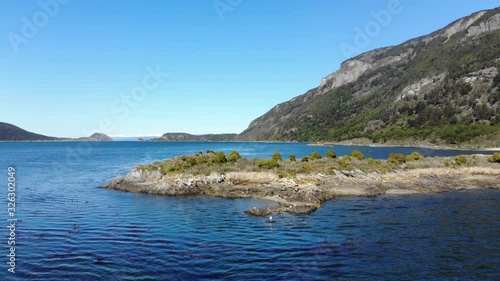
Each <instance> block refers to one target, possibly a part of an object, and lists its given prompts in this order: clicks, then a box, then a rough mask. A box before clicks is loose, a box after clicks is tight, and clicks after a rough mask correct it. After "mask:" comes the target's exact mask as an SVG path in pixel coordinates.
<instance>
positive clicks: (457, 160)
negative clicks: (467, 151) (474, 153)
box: [455, 155, 467, 165]
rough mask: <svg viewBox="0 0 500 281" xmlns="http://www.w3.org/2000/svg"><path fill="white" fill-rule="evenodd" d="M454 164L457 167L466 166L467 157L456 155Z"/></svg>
mask: <svg viewBox="0 0 500 281" xmlns="http://www.w3.org/2000/svg"><path fill="white" fill-rule="evenodd" d="M455 163H457V164H458V165H465V164H467V156H465V155H458V156H457V157H455Z"/></svg>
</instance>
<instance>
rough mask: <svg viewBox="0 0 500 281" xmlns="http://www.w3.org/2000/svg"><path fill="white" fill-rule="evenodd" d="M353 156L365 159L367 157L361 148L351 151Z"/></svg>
mask: <svg viewBox="0 0 500 281" xmlns="http://www.w3.org/2000/svg"><path fill="white" fill-rule="evenodd" d="M351 156H352V157H353V158H356V159H358V160H363V159H365V156H364V155H363V153H361V151H359V150H353V151H351Z"/></svg>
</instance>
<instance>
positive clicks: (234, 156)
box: [227, 150, 241, 162]
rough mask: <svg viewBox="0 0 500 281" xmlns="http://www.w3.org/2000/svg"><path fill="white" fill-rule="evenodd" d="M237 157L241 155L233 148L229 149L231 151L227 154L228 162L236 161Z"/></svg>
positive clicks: (239, 157)
mask: <svg viewBox="0 0 500 281" xmlns="http://www.w3.org/2000/svg"><path fill="white" fill-rule="evenodd" d="M238 159H241V155H240V154H239V153H238V152H237V151H235V150H233V151H231V153H229V155H228V156H227V161H228V162H236V161H238Z"/></svg>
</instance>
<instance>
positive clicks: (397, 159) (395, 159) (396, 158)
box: [387, 153, 406, 164]
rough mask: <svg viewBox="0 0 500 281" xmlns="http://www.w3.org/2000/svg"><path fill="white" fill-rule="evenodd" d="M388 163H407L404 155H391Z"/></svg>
mask: <svg viewBox="0 0 500 281" xmlns="http://www.w3.org/2000/svg"><path fill="white" fill-rule="evenodd" d="M387 163H391V164H402V163H406V156H405V155H404V154H403V153H391V154H390V155H389V158H387Z"/></svg>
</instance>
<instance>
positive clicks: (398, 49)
mask: <svg viewBox="0 0 500 281" xmlns="http://www.w3.org/2000/svg"><path fill="white" fill-rule="evenodd" d="M499 69H500V8H496V9H493V10H487V11H480V12H477V13H474V14H472V15H470V16H468V17H465V18H462V19H459V20H457V21H455V22H453V23H451V24H449V25H448V26H446V27H445V28H443V29H440V30H438V31H435V32H433V33H431V34H429V35H426V36H422V37H419V38H415V39H412V40H409V41H407V42H404V43H403V44H401V45H398V46H393V47H386V48H380V49H376V50H373V51H369V52H366V53H363V54H361V55H359V56H356V57H354V58H351V59H349V60H347V61H345V62H343V63H342V64H341V67H340V69H339V70H338V71H337V72H334V73H332V74H330V75H328V76H326V77H325V78H323V79H322V81H321V84H320V85H319V86H318V87H316V88H314V89H311V90H309V91H308V92H306V93H305V94H303V95H301V96H297V97H295V98H293V99H291V100H290V101H287V102H284V103H281V104H279V105H277V106H275V107H274V108H272V109H271V110H269V111H268V112H267V113H265V114H264V115H262V116H260V117H259V118H257V119H255V120H254V121H252V122H251V124H250V126H249V127H248V129H246V130H245V131H244V132H242V133H241V134H240V135H238V136H237V137H236V140H242V141H264V140H266V141H320V142H330V141H331V142H338V141H346V140H352V139H359V140H363V139H364V140H369V141H372V142H378V143H392V144H397V143H400V144H407V143H414V142H417V143H418V142H427V143H431V144H471V145H479V146H483V145H484V146H496V147H499V146H500V71H499Z"/></svg>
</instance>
